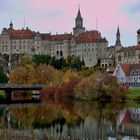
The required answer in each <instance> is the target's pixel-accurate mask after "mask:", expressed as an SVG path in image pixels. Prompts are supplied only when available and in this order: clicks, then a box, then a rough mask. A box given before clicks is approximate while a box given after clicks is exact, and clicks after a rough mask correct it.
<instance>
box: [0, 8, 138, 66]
mask: <svg viewBox="0 0 140 140" xmlns="http://www.w3.org/2000/svg"><path fill="white" fill-rule="evenodd" d="M139 45H140V31H138V45H137V46H134V47H129V48H125V47H122V45H121V40H120V30H119V27H118V29H117V34H116V43H115V45H114V46H111V47H108V41H107V39H106V38H105V37H102V36H101V33H100V32H99V31H97V30H91V31H86V29H85V27H84V26H83V18H82V16H81V11H80V8H79V9H78V13H77V17H76V19H75V27H74V28H73V33H64V34H55V35H52V34H51V33H45V34H44V33H39V32H35V31H31V30H30V29H29V28H28V27H27V28H26V29H24V28H23V29H20V30H19V29H18V30H17V29H14V27H13V23H12V22H11V23H10V25H9V28H3V30H2V33H1V35H0V53H1V54H2V55H8V56H9V61H11V56H12V55H13V54H16V55H19V56H22V55H27V56H33V55H50V56H52V57H55V58H57V59H59V58H62V57H63V58H67V57H68V56H76V57H79V58H80V60H84V62H85V66H86V67H93V66H95V65H97V63H98V62H100V65H101V66H114V65H116V64H118V63H136V62H137V63H139V62H140V54H139V50H140V46H139ZM129 56H131V58H129V59H128V57H129ZM130 59H131V60H130Z"/></svg>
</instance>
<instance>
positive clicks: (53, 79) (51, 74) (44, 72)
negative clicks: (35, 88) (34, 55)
mask: <svg viewBox="0 0 140 140" xmlns="http://www.w3.org/2000/svg"><path fill="white" fill-rule="evenodd" d="M61 77H62V74H61V72H59V71H57V70H56V69H54V68H53V67H52V66H50V65H46V64H41V65H39V66H38V67H37V69H36V78H37V83H42V84H47V85H48V84H58V83H59V82H60V81H61V79H62V78H61Z"/></svg>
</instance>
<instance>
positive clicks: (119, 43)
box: [115, 26, 121, 46]
mask: <svg viewBox="0 0 140 140" xmlns="http://www.w3.org/2000/svg"><path fill="white" fill-rule="evenodd" d="M120 36H121V35H120V29H119V26H118V29H117V33H116V44H115V46H121V40H120Z"/></svg>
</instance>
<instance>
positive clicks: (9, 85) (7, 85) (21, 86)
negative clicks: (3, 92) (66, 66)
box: [0, 83, 45, 88]
mask: <svg viewBox="0 0 140 140" xmlns="http://www.w3.org/2000/svg"><path fill="white" fill-rule="evenodd" d="M43 87H45V85H43V84H5V83H1V84H0V88H43Z"/></svg>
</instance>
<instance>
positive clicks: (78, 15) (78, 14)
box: [76, 7, 82, 19]
mask: <svg viewBox="0 0 140 140" xmlns="http://www.w3.org/2000/svg"><path fill="white" fill-rule="evenodd" d="M76 18H78V19H80V18H82V16H81V11H80V7H79V8H78V13H77V17H76Z"/></svg>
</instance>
